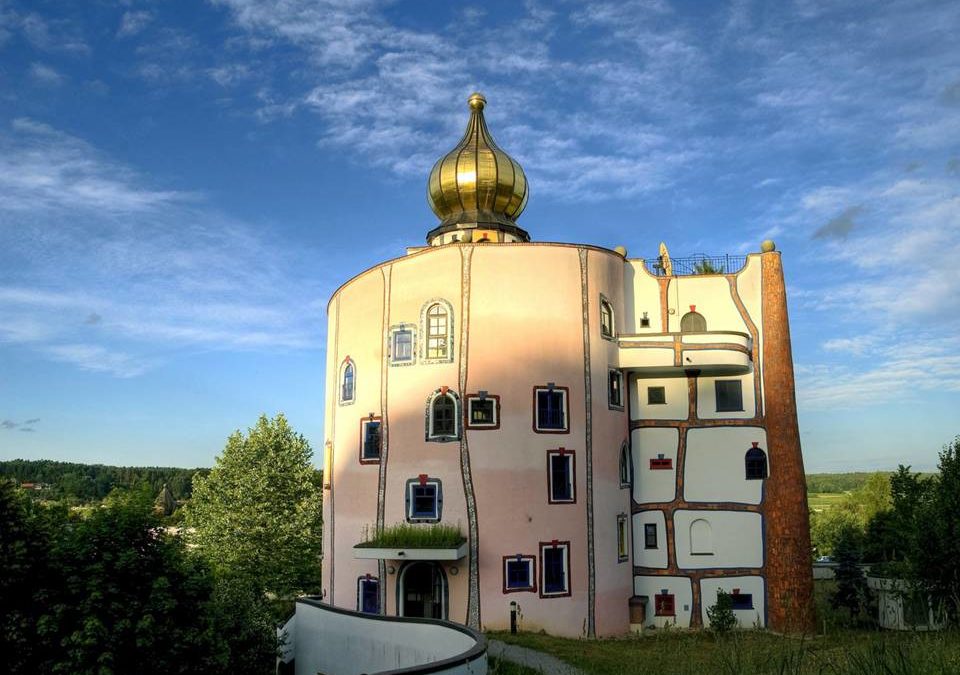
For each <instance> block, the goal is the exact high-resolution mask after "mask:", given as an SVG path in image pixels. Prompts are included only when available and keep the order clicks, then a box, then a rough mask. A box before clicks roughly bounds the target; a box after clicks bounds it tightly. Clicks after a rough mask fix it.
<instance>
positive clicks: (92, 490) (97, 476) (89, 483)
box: [0, 459, 210, 502]
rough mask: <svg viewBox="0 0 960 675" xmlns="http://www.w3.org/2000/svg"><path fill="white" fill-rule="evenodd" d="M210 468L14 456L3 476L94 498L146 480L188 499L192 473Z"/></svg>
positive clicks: (1, 464)
mask: <svg viewBox="0 0 960 675" xmlns="http://www.w3.org/2000/svg"><path fill="white" fill-rule="evenodd" d="M198 471H199V472H201V473H203V474H206V473H208V472H209V471H210V469H178V468H173V467H163V466H105V465H103V464H74V463H72V462H55V461H53V460H49V459H38V460H28V459H11V460H7V461H0V478H10V479H13V480H15V481H17V482H18V483H41V484H43V485H44V486H48V487H49V489H47V490H42V491H38V493H37V495H38V496H40V495H42V496H43V497H44V498H52V499H64V500H67V501H78V502H92V501H98V500H100V499H103V498H104V497H106V496H107V495H108V494H110V491H111V490H113V489H114V488H118V487H119V488H133V487H139V486H142V485H144V484H146V485H148V486H149V487H150V490H151V491H153V492H155V493H157V492H159V491H160V489H161V488H162V487H163V484H164V483H166V484H167V485H168V486H169V488H170V491H171V492H172V493H173V496H174V498H175V499H178V500H179V499H188V498H189V497H190V494H191V492H192V491H193V476H194V474H195V473H197V472H198Z"/></svg>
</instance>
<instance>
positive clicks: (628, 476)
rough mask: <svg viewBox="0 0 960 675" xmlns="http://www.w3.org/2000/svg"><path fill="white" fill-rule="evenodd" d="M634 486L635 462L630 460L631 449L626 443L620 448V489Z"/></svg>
mask: <svg viewBox="0 0 960 675" xmlns="http://www.w3.org/2000/svg"><path fill="white" fill-rule="evenodd" d="M632 484H633V462H632V461H631V460H630V447H629V446H628V445H627V444H626V443H624V444H623V445H622V446H620V487H622V488H623V487H630V486H631V485H632Z"/></svg>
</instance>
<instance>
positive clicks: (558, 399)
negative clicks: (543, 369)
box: [533, 384, 570, 434]
mask: <svg viewBox="0 0 960 675" xmlns="http://www.w3.org/2000/svg"><path fill="white" fill-rule="evenodd" d="M568 417H569V415H568V408H567V388H566V387H558V386H556V385H551V384H548V385H547V386H546V387H535V388H534V390H533V430H534V431H536V432H538V433H545V434H547V433H553V434H564V433H568V432H569V431H570V424H569V422H570V421H569V419H568Z"/></svg>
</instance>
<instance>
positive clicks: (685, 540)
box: [673, 510, 763, 569]
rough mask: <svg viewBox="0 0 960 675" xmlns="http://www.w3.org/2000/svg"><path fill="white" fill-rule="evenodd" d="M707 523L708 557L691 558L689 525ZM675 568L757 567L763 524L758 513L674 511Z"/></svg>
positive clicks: (759, 565)
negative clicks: (695, 522) (701, 520)
mask: <svg viewBox="0 0 960 675" xmlns="http://www.w3.org/2000/svg"><path fill="white" fill-rule="evenodd" d="M699 518H702V519H704V520H706V521H707V522H708V523H710V529H711V541H712V544H713V554H712V555H691V553H690V524H691V523H692V522H693V521H694V520H697V519H699ZM673 528H674V533H675V539H676V546H677V566H679V567H680V568H683V569H705V568H720V567H761V566H762V565H763V523H762V517H761V516H760V514H759V513H750V512H743V511H686V510H685V511H677V512H676V513H675V514H674V518H673Z"/></svg>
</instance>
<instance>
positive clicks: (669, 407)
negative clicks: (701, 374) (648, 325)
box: [621, 352, 690, 420]
mask: <svg viewBox="0 0 960 675" xmlns="http://www.w3.org/2000/svg"><path fill="white" fill-rule="evenodd" d="M621 353H622V352H621ZM671 358H672V357H671ZM630 383H631V384H630V417H632V418H633V419H634V420H685V419H687V413H688V412H689V410H690V405H689V394H688V393H687V378H685V377H661V378H647V377H637V376H636V375H634V374H631V375H630ZM647 387H663V388H664V392H665V394H666V397H667V402H666V403H664V404H662V405H659V404H658V405H650V404H648V403H647Z"/></svg>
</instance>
